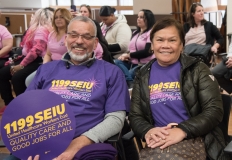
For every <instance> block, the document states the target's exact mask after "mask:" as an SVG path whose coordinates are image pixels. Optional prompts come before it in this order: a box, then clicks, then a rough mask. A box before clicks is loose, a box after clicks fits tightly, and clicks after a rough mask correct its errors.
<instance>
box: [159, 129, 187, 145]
mask: <svg viewBox="0 0 232 160" xmlns="http://www.w3.org/2000/svg"><path fill="white" fill-rule="evenodd" d="M167 132H168V133H169V135H167V136H166V139H165V143H164V144H163V145H162V146H161V147H160V149H164V148H166V147H168V146H171V145H173V144H176V143H179V142H180V141H182V140H183V139H184V138H185V137H186V133H185V132H184V131H183V130H182V129H180V128H170V129H167Z"/></svg>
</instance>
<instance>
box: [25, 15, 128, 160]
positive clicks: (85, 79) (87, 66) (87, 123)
mask: <svg viewBox="0 0 232 160" xmlns="http://www.w3.org/2000/svg"><path fill="white" fill-rule="evenodd" d="M96 34H97V30H96V26H95V24H94V22H93V21H92V20H91V19H89V18H87V17H83V16H77V17H75V18H74V19H72V20H71V22H70V24H69V25H68V33H67V37H66V39H65V44H66V46H67V49H68V52H67V53H66V54H65V56H64V57H63V59H62V60H59V61H52V62H49V63H46V64H43V65H42V66H41V67H40V68H39V69H38V70H37V73H36V76H35V78H34V79H33V81H32V83H31V84H30V86H29V87H28V89H27V91H28V90H34V89H44V90H50V91H51V92H54V93H57V94H59V95H60V96H61V97H63V98H64V97H66V98H65V99H66V100H67V102H68V103H69V104H70V106H71V107H72V109H73V111H74V114H75V117H76V132H75V136H74V138H73V141H72V142H71V143H70V145H69V147H68V148H67V149H66V150H65V151H64V152H63V153H61V154H60V155H59V156H58V157H56V160H63V159H67V160H71V159H73V157H74V156H75V154H76V153H77V152H78V151H79V150H80V149H81V148H83V147H84V146H87V145H90V144H92V143H102V142H104V141H105V140H107V139H108V138H109V137H111V136H113V135H115V134H117V133H119V132H120V131H121V129H122V127H123V124H124V120H125V116H126V111H128V108H129V102H130V98H129V93H128V90H127V86H126V81H125V77H124V75H123V73H122V71H121V70H120V69H119V68H118V67H117V66H115V65H113V64H110V63H108V62H106V61H102V60H98V59H95V58H92V57H93V50H94V49H95V48H96V46H97V43H98V39H97V38H96ZM99 68H101V69H99ZM54 80H55V81H57V82H58V81H61V80H64V81H67V82H70V85H69V87H68V90H67V92H64V91H65V90H63V91H62V94H60V93H58V92H57V86H56V85H55V83H53V82H54ZM73 85H74V86H75V87H73ZM80 85H82V86H81V87H82V89H83V88H86V89H87V90H88V92H89V97H88V98H86V99H75V98H76V97H75V96H74V97H69V96H68V95H70V92H71V93H73V95H76V94H77V93H79V92H80V91H79V90H78V91H77V90H75V89H76V88H77V86H80ZM84 86H85V87H84ZM61 88H64V87H61ZM61 88H60V89H61ZM66 94H67V95H66ZM103 131H104V132H103ZM54 158H55V157H54Z"/></svg>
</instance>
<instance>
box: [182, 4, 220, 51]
mask: <svg viewBox="0 0 232 160" xmlns="http://www.w3.org/2000/svg"><path fill="white" fill-rule="evenodd" d="M184 31H185V45H188V44H192V43H197V44H201V45H205V44H210V45H211V46H212V47H211V52H213V53H217V51H218V48H219V47H220V45H222V43H223V37H222V35H221V34H220V32H219V30H218V29H217V27H216V26H215V25H213V23H212V22H208V21H206V20H205V19H204V9H203V6H202V5H201V4H200V3H193V4H192V5H191V7H190V10H189V15H188V23H185V24H184ZM215 41H216V42H215Z"/></svg>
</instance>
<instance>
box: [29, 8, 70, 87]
mask: <svg viewBox="0 0 232 160" xmlns="http://www.w3.org/2000/svg"><path fill="white" fill-rule="evenodd" d="M71 19H72V15H71V13H70V12H69V10H67V9H66V8H58V9H56V10H55V12H54V16H53V19H52V26H53V31H52V32H51V33H50V34H49V35H48V43H47V52H46V54H45V56H44V57H43V64H44V63H47V62H50V61H54V60H60V59H61V58H62V56H63V55H64V54H65V53H66V52H67V48H66V46H65V43H64V41H65V36H66V33H67V26H68V24H69V22H70V20H71ZM35 74H36V71H35V72H33V73H31V74H30V75H29V76H28V77H27V78H26V81H25V84H26V86H29V84H30V83H31V81H32V80H33V78H34V77H35Z"/></svg>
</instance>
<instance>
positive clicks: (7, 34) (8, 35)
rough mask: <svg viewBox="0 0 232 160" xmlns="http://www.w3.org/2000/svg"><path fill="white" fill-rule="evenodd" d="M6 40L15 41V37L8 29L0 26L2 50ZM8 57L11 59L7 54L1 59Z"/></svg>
mask: <svg viewBox="0 0 232 160" xmlns="http://www.w3.org/2000/svg"><path fill="white" fill-rule="evenodd" d="M5 39H13V37H12V35H11V33H10V32H9V31H8V30H7V28H6V27H4V26H3V25H0V49H1V48H2V40H5ZM6 57H9V55H8V54H7V55H5V56H3V57H1V58H6Z"/></svg>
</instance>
